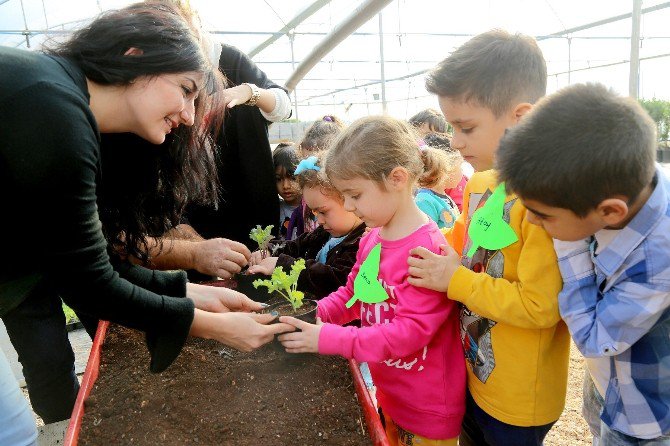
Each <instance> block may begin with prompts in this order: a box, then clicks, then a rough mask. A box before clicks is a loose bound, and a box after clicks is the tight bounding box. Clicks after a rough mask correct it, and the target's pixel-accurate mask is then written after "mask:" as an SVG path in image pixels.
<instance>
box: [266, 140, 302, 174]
mask: <svg viewBox="0 0 670 446" xmlns="http://www.w3.org/2000/svg"><path fill="white" fill-rule="evenodd" d="M299 161H300V159H299V158H298V153H297V151H296V149H295V146H294V145H293V144H288V145H279V146H277V148H276V149H274V151H273V152H272V164H273V165H274V168H275V171H276V170H277V168H278V167H281V168H283V169H284V172H286V175H287V176H293V172H295V168H296V167H298V162H299Z"/></svg>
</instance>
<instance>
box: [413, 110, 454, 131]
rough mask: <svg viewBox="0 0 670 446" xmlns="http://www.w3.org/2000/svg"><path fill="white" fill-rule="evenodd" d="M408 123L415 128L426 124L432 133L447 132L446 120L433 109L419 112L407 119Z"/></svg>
mask: <svg viewBox="0 0 670 446" xmlns="http://www.w3.org/2000/svg"><path fill="white" fill-rule="evenodd" d="M409 123H410V124H412V125H413V126H414V127H417V128H418V127H421V125H422V124H428V128H429V129H430V131H431V132H433V133H446V131H447V120H446V119H444V115H443V114H442V113H440V112H439V111H437V110H435V109H433V108H427V109H425V110H421V111H420V112H419V113H417V114H416V115H414V116H412V117H411V118H409Z"/></svg>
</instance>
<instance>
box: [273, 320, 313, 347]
mask: <svg viewBox="0 0 670 446" xmlns="http://www.w3.org/2000/svg"><path fill="white" fill-rule="evenodd" d="M279 322H282V323H284V324H288V325H292V326H294V327H295V328H297V329H299V330H300V331H294V332H292V333H284V334H283V335H280V336H278V337H277V339H279V342H281V344H282V345H283V346H284V348H285V349H286V351H287V352H288V353H319V335H320V334H321V327H322V326H323V322H321V319H319V318H318V317H317V318H316V324H310V323H309V322H305V321H301V320H300V319H296V318H294V317H290V316H282V317H280V318H279Z"/></svg>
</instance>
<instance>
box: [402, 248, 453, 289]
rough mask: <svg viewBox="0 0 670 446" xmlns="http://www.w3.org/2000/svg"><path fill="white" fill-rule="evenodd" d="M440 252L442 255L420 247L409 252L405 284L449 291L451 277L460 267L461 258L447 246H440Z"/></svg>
mask: <svg viewBox="0 0 670 446" xmlns="http://www.w3.org/2000/svg"><path fill="white" fill-rule="evenodd" d="M440 251H441V252H442V255H440V254H435V253H434V252H432V251H430V250H428V249H426V248H424V247H421V246H420V247H418V248H414V249H412V250H411V251H410V252H409V254H410V257H409V258H408V259H407V263H408V264H409V277H408V279H407V282H409V284H410V285H414V286H418V287H422V288H428V289H429V290H435V291H443V292H446V291H447V289H449V282H451V277H452V276H453V275H454V273H455V272H456V270H457V269H458V267H459V266H460V265H461V257H460V256H459V255H458V253H457V252H456V251H455V250H454V248H452V247H451V246H449V245H440Z"/></svg>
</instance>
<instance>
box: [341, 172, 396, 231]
mask: <svg viewBox="0 0 670 446" xmlns="http://www.w3.org/2000/svg"><path fill="white" fill-rule="evenodd" d="M331 182H332V183H333V186H335V187H336V188H337V190H339V191H340V192H341V193H342V195H344V209H345V210H347V211H349V212H353V213H354V214H355V215H356V216H357V217H358V218H360V219H361V220H363V221H364V222H365V224H366V225H367V227H368V228H376V227H379V226H384V225H386V224H387V223H388V222H390V221H391V219H392V218H393V215H394V213H395V211H396V209H397V207H398V194H396V193H394V191H391V190H388V189H384V188H383V187H382V186H381V185H380V184H378V183H377V182H375V181H372V180H368V179H365V178H354V179H351V180H342V179H331Z"/></svg>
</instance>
